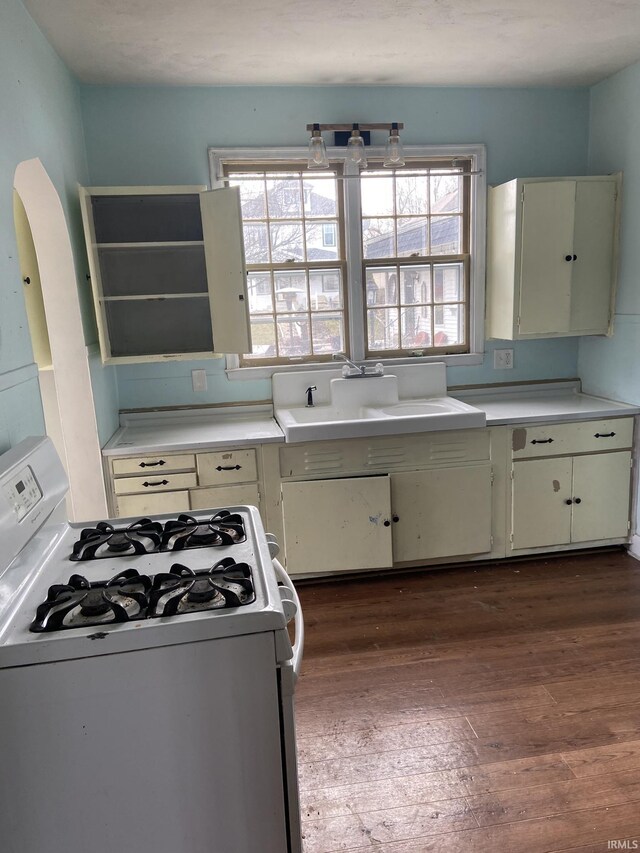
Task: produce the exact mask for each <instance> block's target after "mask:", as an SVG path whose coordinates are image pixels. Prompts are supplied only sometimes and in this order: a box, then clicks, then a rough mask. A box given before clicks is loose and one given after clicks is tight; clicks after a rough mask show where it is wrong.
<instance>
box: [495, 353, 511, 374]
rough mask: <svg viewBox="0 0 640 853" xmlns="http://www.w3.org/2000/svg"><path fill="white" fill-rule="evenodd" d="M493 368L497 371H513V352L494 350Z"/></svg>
mask: <svg viewBox="0 0 640 853" xmlns="http://www.w3.org/2000/svg"><path fill="white" fill-rule="evenodd" d="M493 367H494V369H495V370H511V369H512V368H513V350H512V349H494V351H493Z"/></svg>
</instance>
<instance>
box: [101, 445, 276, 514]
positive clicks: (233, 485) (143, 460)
mask: <svg viewBox="0 0 640 853" xmlns="http://www.w3.org/2000/svg"><path fill="white" fill-rule="evenodd" d="M105 465H106V479H107V484H108V486H109V489H108V491H109V497H110V501H111V508H110V509H111V514H112V515H113V516H117V517H123V516H125V517H131V516H135V517H140V516H153V515H157V514H158V513H164V512H188V511H189V510H200V509H207V508H209V507H225V506H234V505H235V506H237V505H242V504H251V505H253V506H257V507H258V508H260V497H261V494H260V493H261V480H260V469H261V465H260V447H259V446H257V447H251V448H245V447H242V448H225V449H222V450H215V451H213V450H212V451H200V452H195V451H194V452H193V453H183V452H181V453H161V454H156V455H153V456H152V455H144V456H130V457H129V456H128V457H107V459H106V462H105Z"/></svg>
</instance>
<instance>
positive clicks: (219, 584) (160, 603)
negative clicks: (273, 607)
mask: <svg viewBox="0 0 640 853" xmlns="http://www.w3.org/2000/svg"><path fill="white" fill-rule="evenodd" d="M253 601H255V591H254V588H253V579H252V576H251V569H250V568H249V566H248V565H247V563H236V561H235V560H234V559H233V558H232V557H225V558H224V559H222V560H219V561H218V562H217V563H216V564H215V565H213V566H212V567H211V568H210V569H203V570H200V571H195V572H194V571H193V570H192V569H189V568H188V567H187V566H183V565H181V564H180V563H174V564H173V566H171V571H170V572H166V573H164V574H160V575H156V576H155V577H154V579H153V585H152V587H151V591H150V593H149V616H150V617H154V616H176V615H178V614H180V613H194V612H197V611H201V610H223V609H226V608H230V607H242V606H243V605H245V604H251V602H253Z"/></svg>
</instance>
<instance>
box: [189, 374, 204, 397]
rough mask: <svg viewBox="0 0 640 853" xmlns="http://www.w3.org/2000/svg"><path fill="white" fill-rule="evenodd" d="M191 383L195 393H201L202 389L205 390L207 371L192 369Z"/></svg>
mask: <svg viewBox="0 0 640 853" xmlns="http://www.w3.org/2000/svg"><path fill="white" fill-rule="evenodd" d="M191 384H192V385H193V390H194V391H195V392H196V394H198V393H201V392H202V391H206V390H207V371H206V370H192V371H191Z"/></svg>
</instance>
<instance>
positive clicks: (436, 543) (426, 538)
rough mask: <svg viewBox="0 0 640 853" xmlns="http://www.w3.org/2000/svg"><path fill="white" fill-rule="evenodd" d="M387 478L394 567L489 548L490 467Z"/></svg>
mask: <svg viewBox="0 0 640 853" xmlns="http://www.w3.org/2000/svg"><path fill="white" fill-rule="evenodd" d="M390 479H391V508H392V516H391V517H392V521H393V525H392V526H393V560H394V562H395V563H402V562H405V561H409V560H432V559H436V558H438V557H453V556H458V555H461V554H481V553H483V552H485V551H490V550H491V466H490V465H489V464H485V465H470V466H465V467H461V468H440V469H436V470H431V471H415V472H409V473H406V474H405V473H403V474H392V475H391V478H390ZM396 519H397V520H396Z"/></svg>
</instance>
